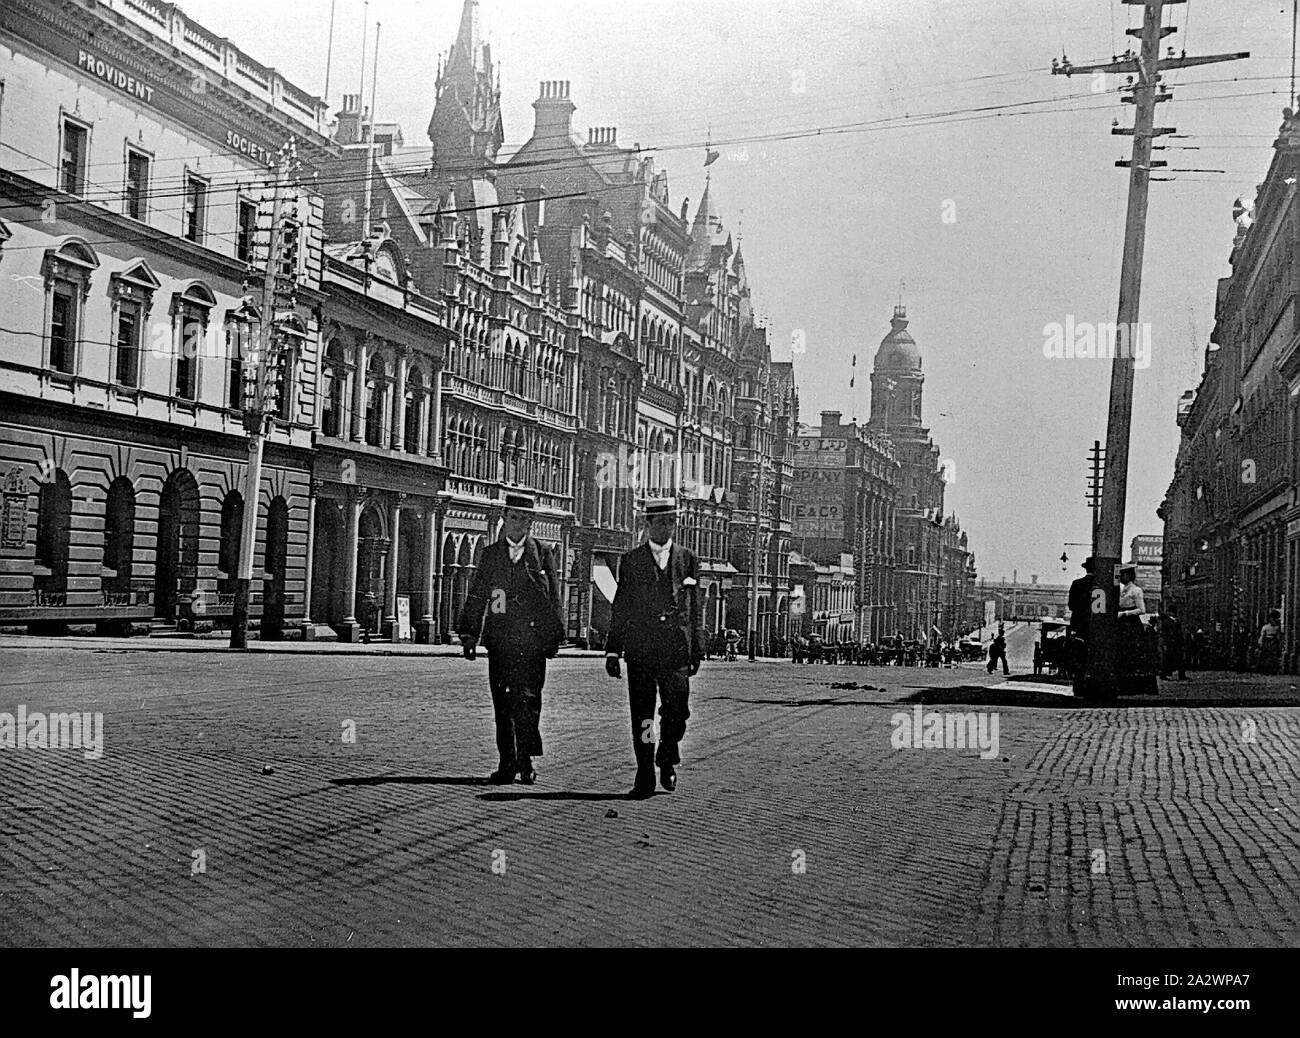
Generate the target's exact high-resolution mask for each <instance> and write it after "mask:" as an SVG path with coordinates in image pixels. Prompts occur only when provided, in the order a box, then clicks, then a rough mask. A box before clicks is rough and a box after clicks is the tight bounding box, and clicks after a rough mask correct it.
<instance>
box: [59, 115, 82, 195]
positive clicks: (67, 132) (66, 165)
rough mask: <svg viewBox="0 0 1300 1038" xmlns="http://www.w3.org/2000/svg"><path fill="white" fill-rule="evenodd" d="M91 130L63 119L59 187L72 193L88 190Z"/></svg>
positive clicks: (76, 193)
mask: <svg viewBox="0 0 1300 1038" xmlns="http://www.w3.org/2000/svg"><path fill="white" fill-rule="evenodd" d="M89 139H90V132H89V131H88V130H87V129H86V128H85V127H84V126H79V125H77V124H76V123H74V122H72V121H71V120H70V119H64V120H63V150H62V154H61V155H60V158H59V188H60V189H61V190H63V191H66V192H67V193H68V194H70V195H80V194H82V193H83V192H84V191H85V190H86V152H87V151H88V150H89V148H88V144H89Z"/></svg>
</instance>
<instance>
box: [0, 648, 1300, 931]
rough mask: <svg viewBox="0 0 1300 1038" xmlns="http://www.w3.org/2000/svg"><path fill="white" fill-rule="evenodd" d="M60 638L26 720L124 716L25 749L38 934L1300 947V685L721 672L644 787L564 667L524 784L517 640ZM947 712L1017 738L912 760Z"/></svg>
mask: <svg viewBox="0 0 1300 1038" xmlns="http://www.w3.org/2000/svg"><path fill="white" fill-rule="evenodd" d="M155 641H156V639H155ZM44 644H47V643H41V642H38V641H36V640H33V639H25V638H4V639H0V668H2V676H0V712H8V713H10V714H16V713H17V710H18V707H19V705H22V706H24V707H25V708H26V710H27V712H28V713H29V714H30V713H31V712H34V711H44V712H57V711H86V712H92V713H93V712H102V714H103V715H104V727H105V738H104V745H103V754H102V757H100V758H99V759H92V760H87V759H86V757H85V753H84V752H82V751H81V750H75V749H41V748H33V747H24V748H21V749H13V750H7V749H6V750H0V912H2V913H3V918H4V920H5V925H4V926H3V928H0V943H3V944H6V945H16V946H28V945H96V946H97V945H164V946H169V945H177V946H185V945H209V944H212V945H295V946H298V945H321V946H345V945H346V946H374V945H430V944H433V945H447V944H451V945H461V944H463V945H505V946H509V945H521V944H529V945H531V944H566V945H568V944H579V945H591V944H596V945H607V944H631V945H660V944H682V945H688V946H689V945H776V944H780V945H786V944H795V945H932V946H933V945H953V946H966V945H984V946H988V945H1082V946H1145V945H1162V946H1163V945H1176V946H1181V945H1187V946H1202V945H1211V946H1246V945H1256V944H1258V945H1274V946H1276V945H1291V946H1294V945H1296V944H1297V943H1300V696H1298V695H1297V692H1296V690H1295V688H1294V687H1293V685H1292V681H1293V680H1294V679H1288V678H1285V677H1281V678H1263V677H1253V676H1252V677H1245V678H1238V677H1237V676H1235V675H1195V676H1194V679H1193V680H1192V681H1188V682H1186V683H1178V682H1174V683H1168V684H1166V685H1165V686H1164V687H1165V691H1166V694H1164V695H1162V696H1161V697H1159V698H1158V699H1154V700H1134V701H1131V702H1121V703H1119V704H1116V705H1113V706H1107V707H1103V708H1098V707H1092V706H1088V705H1086V704H1080V703H1077V702H1076V701H1074V700H1072V699H1069V698H1066V697H1063V696H1060V695H1056V694H1052V693H1048V692H1042V691H1034V690H1032V689H1028V688H1017V687H1015V686H1016V685H1017V683H1016V682H1014V681H1011V682H1006V681H1005V679H1003V677H1002V675H1001V674H998V675H997V676H990V675H988V674H987V673H986V672H985V670H984V667H983V665H982V664H971V665H967V666H966V667H963V668H957V669H951V670H946V669H945V670H928V669H900V668H858V667H831V666H809V667H797V666H795V665H793V664H790V663H776V662H768V663H763V662H760V663H756V664H750V663H746V662H743V661H740V662H736V663H730V664H727V663H718V662H711V663H708V664H706V665H705V669H704V671H703V672H702V673H701V676H700V677H699V678H698V679H697V680H696V681H695V682H693V685H694V689H693V691H692V698H691V709H692V717H691V721H690V728H689V731H688V734H687V739H686V742H685V743H684V744H683V756H684V765H683V768H682V769H681V775H680V784H679V787H678V789H677V791H676V792H675V793H673V794H668V793H664V792H662V791H660V792H659V793H658V795H656V796H655V797H654V798H653V799H651V800H649V801H644V802H637V801H631V800H628V799H626V798H625V793H626V792H627V790H628V789H629V788H630V786H631V782H632V777H633V756H632V747H631V745H630V725H629V721H628V719H627V705H626V688H625V684H624V683H623V682H617V683H616V682H614V681H612V680H610V679H608V678H606V677H605V675H604V673H603V669H602V668H601V666H600V665H599V662H598V661H597V660H594V659H583V658H566V659H561V660H559V661H556V662H555V663H553V664H552V665H551V670H550V679H549V681H548V685H547V691H546V698H545V706H544V711H543V723H542V731H543V736H544V738H545V740H546V748H547V753H546V755H545V756H544V757H542V758H540V759H539V760H538V761H537V770H538V772H539V781H538V784H537V785H536V786H533V787H525V786H521V785H514V786H509V787H493V786H489V785H487V784H486V781H485V776H486V775H487V773H488V772H489V771H490V770H491V769H492V768H493V767H494V766H495V764H496V760H495V752H494V748H493V740H492V714H491V707H490V702H489V697H488V692H487V680H486V664H485V663H484V662H483V661H479V662H477V663H473V664H471V663H467V662H465V661H463V660H459V659H453V658H446V657H440V658H436V659H433V658H423V659H421V658H418V657H410V656H402V655H398V656H379V655H374V656H356V655H350V654H344V653H340V652H337V651H335V652H330V651H325V652H319V653H311V654H306V653H301V652H283V653H268V654H244V655H232V654H229V653H226V652H223V651H221V650H220V649H219V647H215V646H214V647H211V648H212V651H208V652H201V653H199V654H197V655H196V654H195V653H193V652H169V651H137V650H136V649H125V650H123V649H119V648H116V647H114V648H106V647H105V646H104V645H103V644H102V643H99V642H93V641H88V642H81V643H79V646H78V647H76V648H46V647H41V646H43V645H44ZM64 644H68V643H64ZM150 648H154V649H156V648H157V646H150ZM1012 665H1013V670H1014V669H1015V668H1016V667H1017V654H1015V653H1013V658H1012ZM1021 673H1023V670H1021ZM837 684H838V685H841V686H843V687H835V686H836V685H837ZM917 705H920V706H921V709H922V711H923V712H926V713H928V712H932V711H933V712H938V713H941V714H944V713H965V712H974V713H976V714H978V715H982V716H983V718H984V719H985V721H986V722H988V723H989V724H991V723H992V719H994V718H996V721H997V725H998V727H997V729H996V731H997V735H998V739H997V746H996V749H997V753H996V755H990V754H985V756H988V757H989V759H984V757H982V756H981V751H980V749H978V748H975V749H958V748H952V749H948V748H938V747H936V748H912V746H911V743H910V742H908V743H907V748H903V749H896V748H894V746H893V745H892V744H891V735H892V734H893V733H894V731H895V726H894V724H893V723H892V721H893V718H894V716H895V715H897V714H902V715H904V716H905V717H907V718H908V719H909V720H910V718H912V717H913V710H914V707H915V706H917ZM348 722H353V723H354V725H355V735H356V741H355V743H349V742H345V741H344V733H345V731H346V730H348ZM991 731H992V729H991V728H987V732H991ZM987 732H986V733H987ZM917 741H918V742H920V741H921V740H920V739H919V737H918V739H917ZM267 769H272V770H271V771H270V773H266V771H267ZM494 865H495V867H496V868H495V871H494Z"/></svg>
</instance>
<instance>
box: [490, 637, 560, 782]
mask: <svg viewBox="0 0 1300 1038" xmlns="http://www.w3.org/2000/svg"><path fill="white" fill-rule="evenodd" d="M488 683H489V684H490V685H491V686H492V709H493V710H494V711H495V713H496V722H497V754H498V755H499V756H500V765H501V769H502V770H503V771H507V770H509V769H511V768H515V767H518V765H519V761H520V759H521V758H523V757H540V756H541V755H542V733H541V728H540V727H539V726H540V724H541V720H542V686H543V685H544V684H545V683H546V657H545V656H510V655H506V654H504V653H502V654H494V653H489V654H488Z"/></svg>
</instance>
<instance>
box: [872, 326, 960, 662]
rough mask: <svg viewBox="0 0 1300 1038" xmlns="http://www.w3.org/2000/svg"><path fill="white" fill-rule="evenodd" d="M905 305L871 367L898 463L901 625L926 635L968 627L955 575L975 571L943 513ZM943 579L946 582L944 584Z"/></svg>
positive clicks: (882, 426)
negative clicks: (961, 620)
mask: <svg viewBox="0 0 1300 1038" xmlns="http://www.w3.org/2000/svg"><path fill="white" fill-rule="evenodd" d="M907 323H908V322H907V311H906V310H904V309H903V307H902V306H901V305H900V306H898V307H895V309H894V316H893V318H892V319H891V321H890V331H889V334H888V335H886V336H885V337H884V339H882V340H881V343H880V349H879V350H878V351H877V352H876V359H875V365H874V367H873V369H872V373H871V418H870V421H869V423H868V427H869V429H871V430H872V431H873V432H875V433H877V434H879V435H882V436H885V437H887V438H888V439H889V440H890V441H891V442H892V443H893V445H894V453H895V456H896V457H897V459H898V463H899V466H900V469H899V478H898V489H897V493H896V497H895V508H894V586H893V595H892V601H893V602H894V603H895V607H896V617H895V619H896V624H897V630H898V633H901V634H902V635H903V636H904V637H905V638H908V639H914V640H917V641H923V642H924V641H928V640H930V639H931V638H934V637H939V638H945V639H951V638H953V637H956V636H959V635H961V634H964V633H965V632H964V631H960V630H959V629H958V628H959V627H960V626H961V625H960V624H959V623H958V619H959V618H958V617H954V616H952V615H951V613H952V611H954V610H960V611H963V612H964V609H963V605H962V604H963V603H964V601H965V599H964V597H961V595H960V594H959V593H958V592H957V591H956V590H955V589H954V587H953V584H954V582H960V581H963V580H969V579H971V577H972V576H973V570H972V568H971V566H972V565H973V564H972V563H970V562H968V561H967V560H965V559H962V558H961V555H962V553H964V552H965V538H964V535H962V534H961V533H960V529H959V527H958V526H957V525H956V523H955V521H954V520H950V519H946V518H945V517H944V502H943V495H944V486H945V483H944V470H943V469H942V468H941V467H940V464H939V448H938V447H937V446H935V444H934V442H933V441H932V440H931V439H930V430H929V429H928V428H926V426H925V425H923V424H922V408H921V403H922V388H923V386H924V383H925V375H924V374H923V372H922V370H921V350H920V347H918V346H917V344H916V340H915V339H913V338H912V335H911V333H910V332H909V331H908V330H907ZM945 584H946V585H947V587H945Z"/></svg>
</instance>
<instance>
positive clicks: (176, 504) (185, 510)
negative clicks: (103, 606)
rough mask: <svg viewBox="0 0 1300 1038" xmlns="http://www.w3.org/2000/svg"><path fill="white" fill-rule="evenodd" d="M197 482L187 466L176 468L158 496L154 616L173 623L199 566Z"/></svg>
mask: <svg viewBox="0 0 1300 1038" xmlns="http://www.w3.org/2000/svg"><path fill="white" fill-rule="evenodd" d="M201 512H202V506H201V504H200V500H199V484H198V482H197V481H196V480H195V478H194V475H193V473H191V472H190V470H189V469H176V470H174V471H173V472H172V474H171V475H170V476H168V477H167V481H166V482H165V483H164V484H163V487H162V492H161V494H160V495H159V499H158V531H157V535H156V537H155V540H154V600H153V601H154V608H153V612H154V616H155V617H157V618H158V619H160V620H163V621H164V622H167V623H174V622H175V621H176V617H177V610H178V606H179V605H180V603H182V602H188V601H189V600H190V596H191V595H192V594H193V593H194V588H195V586H196V584H197V580H198V569H199V517H200V514H201Z"/></svg>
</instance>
